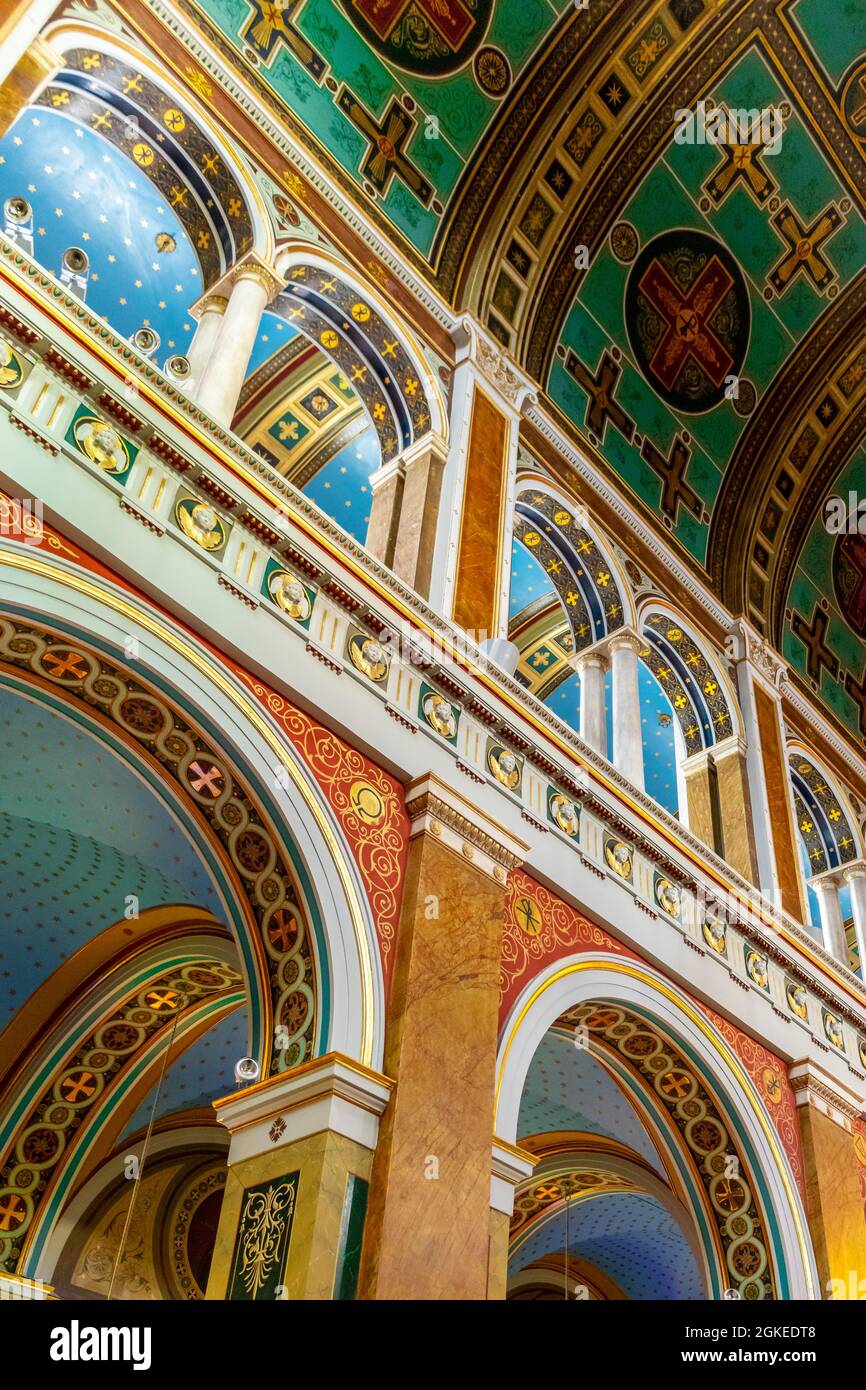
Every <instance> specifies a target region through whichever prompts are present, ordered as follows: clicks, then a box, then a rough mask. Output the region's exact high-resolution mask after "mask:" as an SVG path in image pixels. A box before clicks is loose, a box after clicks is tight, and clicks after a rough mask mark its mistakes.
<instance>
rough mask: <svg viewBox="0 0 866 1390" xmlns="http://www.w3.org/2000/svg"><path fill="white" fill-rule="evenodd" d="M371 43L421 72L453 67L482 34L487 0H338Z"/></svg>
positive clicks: (488, 7) (389, 57)
mask: <svg viewBox="0 0 866 1390" xmlns="http://www.w3.org/2000/svg"><path fill="white" fill-rule="evenodd" d="M340 4H341V6H342V8H343V9H344V10H345V12H346V14H347V15H348V17H349V19H350V20H351V21H352V23H353V24H354V26H355V28H356V29H358V30H359V31H360V32H361V34H362V35H363V37H364V38H365V39H366V40H367V42H368V43H369V44H370V46H371V47H372V48H374V49H375V50H376V52H377V53H380V54H381V56H382V57H383V58H385V59H387V61H388V62H390V63H396V64H397V66H398V67H401V68H405V69H407V70H408V71H409V72H417V73H419V74H420V75H421V76H422V77H441V76H442V75H443V74H444V73H446V72H454V71H455V69H456V68H459V67H461V66H462V65H463V63H465V62H466V61H467V59H468V58H471V57H472V54H473V53H474V52H475V51H476V49H477V48H478V47H479V45H480V43H481V40H482V39H483V38H484V33H485V30H486V29H487V23H488V20H489V19H490V14H491V11H492V9H493V0H412V2H411V3H410V4H408V5H407V4H405V3H404V2H403V0H340Z"/></svg>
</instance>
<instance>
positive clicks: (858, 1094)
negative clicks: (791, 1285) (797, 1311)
mask: <svg viewBox="0 0 866 1390" xmlns="http://www.w3.org/2000/svg"><path fill="white" fill-rule="evenodd" d="M788 1075H789V1077H790V1080H791V1085H792V1087H793V1090H794V1100H795V1103H796V1106H797V1118H798V1120H799V1123H800V1140H801V1147H802V1153H803V1169H804V1173H803V1176H804V1181H805V1187H806V1217H807V1220H808V1223H809V1234H810V1236H811V1239H812V1249H813V1251H814V1255H815V1264H816V1266H817V1270H818V1285H817V1288H816V1289H815V1290H814V1291H813V1292H812V1294H811V1297H813V1298H823V1299H826V1298H833V1299H846V1300H847V1299H862V1298H863V1295H864V1291H866V1266H864V1260H863V1192H862V1186H861V1181H862V1180H861V1178H860V1174H861V1173H862V1172H863V1166H862V1165H863V1160H862V1158H860V1154H861V1153H866V1147H864V1129H866V1127H864V1125H863V1121H862V1120H861V1119H860V1116H861V1115H862V1112H863V1108H864V1098H863V1091H862V1084H861V1087H860V1088H859V1089H858V1090H855V1089H854V1087H853V1085H848V1084H847V1079H846V1081H842V1080H840V1078H839V1077H838V1075H837V1074H836V1073H835V1071H831V1070H829V1069H826V1070H825V1068H824V1067H823V1066H821V1065H820V1063H818V1062H815V1061H814V1060H812V1059H811V1058H806V1059H804V1060H803V1061H800V1062H795V1063H794V1065H793V1066H791V1067H790V1069H789V1072H788ZM858 1160H859V1161H858ZM861 1281H862V1282H861ZM792 1297H794V1298H797V1297H802V1295H799V1294H796V1293H795V1294H793V1295H792Z"/></svg>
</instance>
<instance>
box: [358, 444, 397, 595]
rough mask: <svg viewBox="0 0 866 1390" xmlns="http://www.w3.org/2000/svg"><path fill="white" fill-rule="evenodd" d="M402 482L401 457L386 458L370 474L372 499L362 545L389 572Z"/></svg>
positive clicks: (395, 542) (395, 543)
mask: <svg viewBox="0 0 866 1390" xmlns="http://www.w3.org/2000/svg"><path fill="white" fill-rule="evenodd" d="M405 481H406V474H405V471H404V469H403V460H402V459H400V458H394V459H389V460H388V462H387V463H383V464H381V465H380V466H379V468H377V469H376V472H375V473H371V475H370V490H371V492H372V494H373V497H372V501H371V503H370V520H369V522H368V523H367V538H366V540H365V542H364V544H365V546H366V547H367V549H368V550H369V552H370V554H371V555H373V556H374V557H375V558H376V559H377V560H379V561H380V563H381V564H383V565H387V567H388V569H393V567H394V550H395V548H396V545H397V531H398V528H399V526H400V508H401V506H402V504H403V485H404V483H405Z"/></svg>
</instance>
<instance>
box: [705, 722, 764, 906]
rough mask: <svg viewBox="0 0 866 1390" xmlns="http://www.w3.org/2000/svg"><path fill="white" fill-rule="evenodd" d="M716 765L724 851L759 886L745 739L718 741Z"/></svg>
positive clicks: (714, 755)
mask: <svg viewBox="0 0 866 1390" xmlns="http://www.w3.org/2000/svg"><path fill="white" fill-rule="evenodd" d="M713 766H714V767H715V771H716V791H717V795H718V806H719V820H720V823H721V832H722V849H721V853H722V854H723V856H724V858H725V859H726V860H727V862H728V863H729V864H730V866H731V868H732V869H735V870H736V872H737V873H738V874H742V876H743V878H745V879H748V881H749V883H754V884H755V885H757V883H758V860H757V855H756V852H755V832H754V828H753V823H752V802H751V798H750V796H749V775H748V769H747V766H746V746H745V744H744V743H743V740H742V739H740V738H737V737H736V736H734V737H732V738H728V739H725V740H724V742H722V743H717V744H716V745H715V747H714V748H713Z"/></svg>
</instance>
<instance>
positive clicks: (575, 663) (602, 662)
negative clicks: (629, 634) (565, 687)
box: [567, 645, 610, 675]
mask: <svg viewBox="0 0 866 1390" xmlns="http://www.w3.org/2000/svg"><path fill="white" fill-rule="evenodd" d="M567 665H569V666H570V667H571V669H572V671H576V672H577V674H578V675H580V674H581V672H582V671H585V670H587V668H590V669H593V670H598V671H606V670H607V668H608V666H609V665H610V662H609V660H608V656H607V650H606V648H605V647H603V646H601V645H598V646H595V647H589V648H588V649H587V650H586V651H582V652H575V654H574V656H570V657H569V658H568V661H567Z"/></svg>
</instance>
